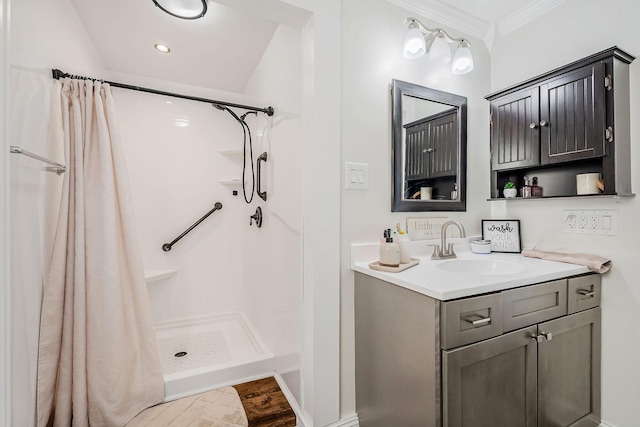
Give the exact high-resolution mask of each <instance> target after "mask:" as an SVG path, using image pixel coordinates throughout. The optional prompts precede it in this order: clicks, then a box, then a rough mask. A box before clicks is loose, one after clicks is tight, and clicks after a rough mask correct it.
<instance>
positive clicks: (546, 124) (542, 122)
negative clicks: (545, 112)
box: [540, 120, 549, 127]
mask: <svg viewBox="0 0 640 427" xmlns="http://www.w3.org/2000/svg"><path fill="white" fill-rule="evenodd" d="M540 126H542V127H545V126H549V122H545V121H544V120H542V121H541V122H540Z"/></svg>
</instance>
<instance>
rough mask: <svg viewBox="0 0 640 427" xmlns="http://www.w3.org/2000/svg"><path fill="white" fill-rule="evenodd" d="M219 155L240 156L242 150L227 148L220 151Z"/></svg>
mask: <svg viewBox="0 0 640 427" xmlns="http://www.w3.org/2000/svg"><path fill="white" fill-rule="evenodd" d="M220 154H223V155H225V156H242V154H243V151H242V148H229V149H225V150H220Z"/></svg>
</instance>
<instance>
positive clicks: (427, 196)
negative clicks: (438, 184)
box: [420, 187, 433, 200]
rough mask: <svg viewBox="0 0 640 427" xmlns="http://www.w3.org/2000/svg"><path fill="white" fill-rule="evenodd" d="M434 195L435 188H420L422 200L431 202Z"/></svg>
mask: <svg viewBox="0 0 640 427" xmlns="http://www.w3.org/2000/svg"><path fill="white" fill-rule="evenodd" d="M432 195H433V187H420V199H421V200H431V196H432Z"/></svg>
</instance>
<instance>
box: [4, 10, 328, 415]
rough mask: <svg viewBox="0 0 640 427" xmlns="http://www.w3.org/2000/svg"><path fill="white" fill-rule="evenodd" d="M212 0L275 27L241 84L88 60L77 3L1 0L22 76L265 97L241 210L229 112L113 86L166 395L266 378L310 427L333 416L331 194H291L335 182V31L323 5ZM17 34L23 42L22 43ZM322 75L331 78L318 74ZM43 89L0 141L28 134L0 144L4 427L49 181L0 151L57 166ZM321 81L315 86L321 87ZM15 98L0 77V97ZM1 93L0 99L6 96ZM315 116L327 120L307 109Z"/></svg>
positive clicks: (91, 54) (30, 403)
mask: <svg viewBox="0 0 640 427" xmlns="http://www.w3.org/2000/svg"><path fill="white" fill-rule="evenodd" d="M4 1H5V0H0V2H2V3H3V4H5V3H4ZM149 2H150V3H151V1H150V0H149ZM213 3H219V5H218V6H220V5H222V6H224V7H229V5H234V3H237V4H235V5H234V7H238V8H240V9H241V10H242V11H243V12H245V13H252V14H254V15H256V14H257V15H260V14H262V15H264V18H265V19H267V20H270V21H272V22H276V25H275V29H274V31H273V35H272V36H271V39H270V41H269V43H268V46H267V47H266V49H265V51H264V53H263V55H262V57H261V59H260V61H259V62H258V63H257V64H256V66H255V69H254V70H253V73H252V76H251V77H250V78H249V79H248V81H247V83H246V85H245V86H244V88H243V90H242V91H228V92H227V91H221V90H211V89H204V88H203V87H197V86H190V85H186V84H184V83H178V82H172V81H168V80H159V79H153V78H149V77H146V76H144V75H143V73H141V74H139V75H138V74H134V73H130V72H123V71H119V70H118V69H117V68H116V67H115V66H114V65H113V64H104V63H103V62H102V60H101V58H100V54H99V53H97V51H96V48H95V46H94V44H95V43H97V42H96V41H95V40H92V39H91V35H90V34H89V33H90V31H89V30H88V28H87V26H88V25H89V23H88V22H83V14H82V11H81V10H80V9H78V10H74V8H77V7H83V6H82V4H83V2H80V1H76V0H55V1H53V2H45V1H43V0H24V1H20V2H18V1H15V2H12V15H11V20H12V22H11V23H12V26H11V27H12V44H11V52H12V53H13V56H12V58H11V70H12V72H13V71H14V70H15V71H21V72H27V73H34V74H36V75H37V80H38V82H40V83H39V84H44V85H45V86H46V82H48V81H50V79H51V78H50V74H49V73H50V70H51V68H57V67H59V68H62V69H64V70H65V71H68V72H71V73H73V72H78V73H80V74H83V75H88V76H92V77H96V78H105V79H106V80H114V81H122V82H131V83H134V84H140V85H141V86H146V87H156V88H158V89H162V90H166V91H168V92H174V93H189V94H193V95H194V96H201V97H204V98H210V99H224V100H227V101H230V102H233V103H238V104H254V105H265V106H266V105H273V107H274V108H275V114H274V115H273V116H271V117H270V116H267V115H265V114H258V115H249V116H247V117H246V121H247V123H248V124H249V126H250V129H251V132H252V136H253V145H254V146H253V150H254V163H255V161H256V160H257V157H258V156H259V155H260V154H261V153H264V152H266V153H267V154H268V156H267V157H266V158H267V160H266V161H264V162H263V163H262V167H261V173H260V177H257V178H256V179H260V180H261V186H262V190H263V191H266V192H267V193H268V199H267V200H262V199H261V198H259V197H255V198H254V199H253V201H252V203H251V204H247V203H246V202H245V201H244V200H243V197H242V185H241V182H242V165H243V161H244V159H243V155H242V154H243V135H242V131H241V129H240V127H239V126H238V123H237V122H236V121H234V120H233V118H232V117H231V116H230V115H229V114H226V113H225V112H224V111H221V110H218V109H216V108H212V105H210V104H207V103H201V102H194V101H190V100H186V99H180V98H175V97H170V96H161V95H156V94H149V93H143V92H136V91H130V90H126V89H119V88H114V89H113V94H114V98H115V102H116V107H117V115H118V121H119V124H120V133H121V140H122V141H123V145H124V147H123V149H124V155H125V160H126V163H127V170H128V175H129V176H128V178H129V185H130V188H131V193H132V207H133V210H134V213H135V218H136V224H137V240H138V242H139V246H140V250H141V252H142V257H143V259H144V264H145V270H146V271H145V274H146V278H147V283H148V291H149V295H150V302H151V306H152V311H153V316H154V321H155V322H156V327H157V329H156V337H157V341H158V345H159V349H160V353H161V354H160V357H161V359H162V361H163V367H164V371H165V392H166V398H167V399H168V400H171V399H176V398H180V397H181V396H186V395H189V394H193V393H197V392H200V391H204V390H208V389H213V388H217V387H220V386H223V385H227V384H232V383H239V382H243V381H246V380H250V379H254V378H258V377H263V376H266V375H275V376H276V378H277V379H278V381H279V382H280V384H281V386H282V388H283V390H284V391H285V393H286V395H287V397H288V398H289V400H290V401H291V403H292V406H294V408H295V409H296V411H297V413H298V415H299V417H300V419H299V421H300V422H301V424H304V423H307V424H308V425H312V424H313V425H327V424H329V423H330V422H335V421H337V420H338V418H339V412H338V408H339V387H338V365H339V355H338V350H337V349H338V340H339V334H338V318H339V317H338V313H339V309H338V301H339V296H338V293H339V282H338V255H339V251H338V248H337V245H338V238H337V236H338V234H337V233H338V229H339V225H338V224H339V203H338V200H339V193H338V192H336V193H334V194H333V195H330V194H328V195H326V196H324V200H323V201H318V200H314V199H313V198H310V197H305V196H304V194H310V193H312V192H314V191H316V190H317V189H320V188H323V186H325V185H329V186H331V187H334V188H338V187H339V186H337V182H338V180H339V176H340V173H339V162H338V161H337V160H335V159H339V154H338V153H339V137H338V135H339V114H338V110H339V109H338V108H336V106H337V105H338V104H339V90H338V89H337V88H338V87H339V85H338V84H337V80H336V79H337V77H336V76H337V75H338V73H335V70H336V69H337V67H336V64H337V63H338V59H337V57H339V48H338V47H339V46H338V45H337V43H336V39H334V38H333V37H331V36H330V35H331V34H333V33H334V32H335V31H334V28H335V27H336V25H337V23H338V22H339V9H340V2H339V1H331V2H326V3H324V4H322V5H315V4H313V5H311V4H307V3H308V2H306V1H303V0H300V1H298V0H291V1H287V2H280V1H274V2H270V8H267V9H264V10H260V8H257V9H256V8H255V7H253V6H252V2H251V1H246V2H234V1H219V2H210V4H213ZM84 6H85V7H86V5H84ZM254 6H255V5H254ZM304 7H307V8H308V10H304ZM2 19H5V15H2ZM34 28H37V29H41V30H42V31H43V32H42V34H40V33H39V32H38V31H35V32H34ZM51 28H66V29H68V32H66V33H58V38H57V39H56V40H53V39H51V38H50V37H48V36H47V34H48V33H47V31H46V30H47V29H51ZM34 34H35V37H36V39H38V40H39V41H40V42H38V43H34V42H33V38H34ZM318 35H323V36H327V40H326V41H322V40H321V39H320V38H318V37H317V36H318ZM2 41H3V43H6V40H4V39H3V40H2ZM329 52H331V53H329ZM334 55H336V56H334ZM322 58H325V62H324V63H323V65H322V67H321V66H320V65H319V64H320V63H321V59H322ZM323 67H324V68H325V69H327V68H329V69H332V70H333V72H330V73H328V74H327V75H324V74H323V72H322V68H323ZM6 70H7V71H8V70H9V67H8V64H7V67H6ZM45 75H46V78H45ZM43 82H44V83H43ZM45 86H43V87H41V88H40V89H42V92H41V93H40V94H39V95H38V97H37V98H33V100H34V102H35V105H36V106H37V107H34V106H30V107H27V108H28V109H27V111H26V113H25V114H24V116H23V118H22V122H18V123H15V122H11V123H10V127H11V128H12V132H14V131H18V130H24V129H30V130H31V131H33V132H38V134H37V135H35V136H33V135H30V134H24V133H23V134H20V133H12V134H11V135H6V136H4V137H3V146H5V153H6V154H5V156H3V158H5V157H6V158H7V162H6V163H5V164H6V165H8V166H10V172H11V174H10V175H9V174H8V173H7V174H6V175H5V176H6V177H9V176H10V177H11V183H9V182H7V183H6V185H5V186H4V188H5V189H7V190H8V191H7V194H6V195H4V193H3V195H4V200H5V201H6V202H7V204H6V206H10V208H7V209H6V212H7V213H9V214H10V218H9V215H6V217H5V216H4V215H3V220H4V221H5V222H4V224H5V230H7V231H10V232H11V233H10V234H11V236H10V237H11V239H10V240H11V242H10V243H11V251H10V258H9V257H7V258H5V259H6V260H9V259H10V267H11V268H10V269H11V274H7V276H10V277H6V278H7V279H9V280H7V282H8V284H9V287H10V292H9V291H8V292H7V293H6V294H5V295H7V296H8V297H7V298H6V299H2V301H1V302H3V307H2V314H3V317H4V318H7V319H9V321H8V322H6V325H7V329H6V330H5V331H4V332H6V334H7V335H6V336H7V342H8V343H9V345H8V346H7V352H9V351H10V353H6V354H7V357H6V358H3V359H2V361H3V362H4V364H3V368H4V369H3V371H2V373H3V375H4V374H6V375H7V378H8V377H9V372H11V378H10V381H8V382H7V384H8V386H7V390H8V391H10V394H11V395H12V396H11V399H10V397H9V394H6V395H3V396H2V401H3V404H4V403H5V402H7V406H6V407H7V408H8V411H7V414H8V415H7V418H6V419H7V420H10V421H11V422H9V423H8V424H7V425H25V426H28V425H31V421H32V415H31V414H32V413H33V407H34V398H33V395H34V394H33V390H34V388H35V382H34V381H35V363H34V360H35V358H36V357H37V335H38V315H37V314H38V311H39V299H40V298H41V296H40V292H41V289H40V286H41V282H42V276H43V275H44V274H45V271H46V266H47V258H48V256H49V253H48V250H49V249H50V242H51V239H52V233H53V232H54V227H53V224H55V216H56V209H57V203H58V194H59V189H60V185H61V179H60V177H59V176H57V175H56V174H53V173H49V172H45V171H44V165H43V164H42V163H39V162H38V161H36V160H34V159H27V158H22V157H18V156H15V155H11V156H12V158H11V159H8V157H9V154H8V153H9V151H8V147H9V146H10V145H18V146H22V147H23V148H24V149H26V150H29V151H32V152H35V153H37V154H39V155H41V156H44V157H48V158H51V159H53V160H55V161H57V162H60V163H64V155H63V153H62V147H48V146H47V145H46V139H47V138H46V115H47V108H48V106H47V103H46V100H47V94H46V87H45ZM316 87H317V88H316ZM325 87H326V88H329V87H330V88H331V90H325V91H323V90H321V88H325ZM7 88H9V85H7ZM17 88H19V86H14V85H13V82H12V84H11V89H12V91H15V90H17ZM11 97H13V98H10V99H8V100H7V103H10V102H11V99H17V98H16V97H18V94H17V93H15V92H14V93H12V94H11ZM22 100H23V101H24V98H22ZM316 109H317V110H318V111H319V110H321V109H324V110H326V111H329V112H328V113H323V114H321V115H320V114H315V115H314V113H313V112H314V111H316ZM34 112H37V113H38V114H33V113H34ZM236 112H237V114H242V113H243V111H241V110H238V111H236ZM4 117H5V118H6V119H7V121H9V120H8V119H9V116H8V115H5V116H4ZM43 126H45V127H44V128H43ZM327 138H328V139H327ZM331 156H333V157H331ZM328 158H333V159H334V160H332V161H331V162H327V159H328ZM9 160H10V161H11V164H10V165H9ZM332 162H335V164H332ZM254 166H255V164H254ZM312 171H313V172H312ZM312 173H313V174H312ZM9 184H10V185H9ZM9 192H10V193H11V198H9V196H8V194H9ZM216 202H219V203H221V204H222V206H223V208H222V209H219V210H218V211H216V212H215V213H213V214H212V215H211V216H209V217H208V218H206V219H205V220H204V221H203V222H202V223H201V224H199V225H198V226H197V227H196V228H195V229H193V230H192V231H191V232H190V233H189V234H187V235H185V236H184V238H182V239H181V240H180V241H178V242H176V243H175V244H174V245H173V247H172V249H171V251H163V249H162V246H163V244H165V243H166V242H169V241H171V240H172V239H173V238H174V237H175V236H176V235H178V234H180V233H181V232H182V231H183V230H184V229H185V228H186V227H187V226H189V225H190V224H192V223H193V222H194V220H195V219H197V218H199V217H201V216H202V214H204V213H205V212H208V211H210V210H211V209H212V208H213V207H214V204H215V203H216ZM325 202H328V203H325ZM257 207H260V208H261V210H262V212H263V223H262V227H261V228H257V227H256V226H255V225H250V217H251V215H253V214H254V212H255V211H256V208H257ZM254 224H255V223H254ZM325 236H328V237H329V239H330V240H325ZM8 237H9V236H7V239H6V241H9V239H8ZM7 247H8V246H7ZM327 249H329V250H327ZM7 265H9V264H7ZM34 266H37V267H36V268H34ZM6 289H8V288H6ZM10 306H11V309H10V308H9V307H10ZM314 325H315V326H314ZM9 355H10V357H9ZM9 359H11V360H9ZM9 409H10V410H9ZM2 421H5V420H4V419H3V420H2Z"/></svg>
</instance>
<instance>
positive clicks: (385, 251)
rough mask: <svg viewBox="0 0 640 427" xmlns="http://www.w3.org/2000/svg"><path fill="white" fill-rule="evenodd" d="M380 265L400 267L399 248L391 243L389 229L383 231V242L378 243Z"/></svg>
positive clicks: (391, 238)
mask: <svg viewBox="0 0 640 427" xmlns="http://www.w3.org/2000/svg"><path fill="white" fill-rule="evenodd" d="M380 265H383V266H385V267H398V266H400V247H399V246H398V245H397V244H396V243H393V237H391V229H390V228H388V229H386V230H384V237H383V241H382V242H380Z"/></svg>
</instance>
